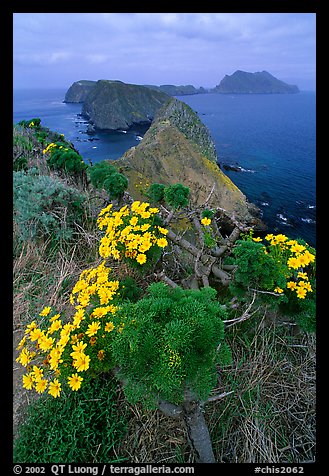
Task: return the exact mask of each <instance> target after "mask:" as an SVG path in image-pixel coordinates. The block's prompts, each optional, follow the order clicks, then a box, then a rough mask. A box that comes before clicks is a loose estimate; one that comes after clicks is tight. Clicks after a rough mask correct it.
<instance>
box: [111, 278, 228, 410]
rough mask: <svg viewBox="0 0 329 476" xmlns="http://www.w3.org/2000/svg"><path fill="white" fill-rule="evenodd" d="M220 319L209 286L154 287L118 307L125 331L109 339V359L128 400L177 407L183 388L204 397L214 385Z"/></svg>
mask: <svg viewBox="0 0 329 476" xmlns="http://www.w3.org/2000/svg"><path fill="white" fill-rule="evenodd" d="M225 316H226V312H225V310H224V309H223V308H222V307H221V306H220V305H219V303H218V301H217V300H216V291H215V290H214V289H212V288H203V289H201V290H183V289H182V288H180V287H177V288H174V289H173V288H170V287H168V286H166V285H165V284H163V283H153V284H151V285H150V286H149V288H148V294H147V295H146V297H144V298H143V299H141V300H139V301H138V302H136V303H126V304H123V305H122V307H120V309H119V310H118V311H117V313H116V314H115V319H116V320H117V319H118V322H120V321H122V322H124V328H123V331H122V333H118V334H117V335H116V337H115V339H114V341H113V355H114V356H115V359H116V360H117V364H118V366H119V368H120V369H121V370H120V375H121V377H122V379H123V380H124V382H125V394H126V396H127V398H128V400H130V401H131V402H137V401H139V400H141V401H143V402H144V403H147V404H150V403H152V402H153V403H154V402H155V400H156V399H157V398H163V399H165V400H169V401H171V402H176V403H179V402H181V401H182V400H183V398H184V390H185V389H186V388H189V389H190V390H192V391H193V392H195V394H196V395H197V396H198V397H199V398H200V399H204V398H206V397H207V396H208V395H209V392H210V391H211V389H212V388H213V386H214V384H215V383H216V363H218V362H220V354H219V353H218V352H217V348H218V346H219V344H220V343H221V342H222V340H223V338H224V324H223V319H225ZM223 356H224V355H223ZM225 360H226V361H227V356H226V357H225Z"/></svg>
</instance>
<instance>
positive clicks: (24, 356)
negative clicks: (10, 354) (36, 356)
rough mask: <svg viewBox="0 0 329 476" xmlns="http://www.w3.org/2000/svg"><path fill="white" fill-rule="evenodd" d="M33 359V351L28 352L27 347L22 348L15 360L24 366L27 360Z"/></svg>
mask: <svg viewBox="0 0 329 476" xmlns="http://www.w3.org/2000/svg"><path fill="white" fill-rule="evenodd" d="M32 359H33V353H31V352H29V351H28V350H27V349H25V348H24V349H23V350H22V352H21V353H20V354H19V356H18V357H17V359H16V362H20V363H21V364H22V365H23V367H26V366H27V364H28V363H29V362H31V360H32Z"/></svg>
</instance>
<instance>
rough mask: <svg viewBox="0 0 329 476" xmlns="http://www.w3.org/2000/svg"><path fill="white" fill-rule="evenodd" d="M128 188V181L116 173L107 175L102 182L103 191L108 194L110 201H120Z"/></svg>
mask: <svg viewBox="0 0 329 476" xmlns="http://www.w3.org/2000/svg"><path fill="white" fill-rule="evenodd" d="M127 187H128V179H127V177H125V176H124V175H122V174H120V173H118V172H116V173H113V174H111V175H108V176H107V177H106V179H105V180H104V189H105V190H106V192H107V193H108V196H109V197H110V199H111V200H112V199H120V198H121V197H123V194H124V193H125V190H127Z"/></svg>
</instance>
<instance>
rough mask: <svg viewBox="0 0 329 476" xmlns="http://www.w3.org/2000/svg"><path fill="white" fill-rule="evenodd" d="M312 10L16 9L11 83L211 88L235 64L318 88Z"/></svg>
mask: <svg viewBox="0 0 329 476" xmlns="http://www.w3.org/2000/svg"><path fill="white" fill-rule="evenodd" d="M315 23H316V14H315V13H14V38H13V46H14V63H13V65H14V71H13V73H14V87H17V88H24V87H26V88H31V87H36V88H39V87H54V88H56V87H58V88H68V87H69V86H70V85H71V84H72V83H73V82H74V81H78V80H80V79H91V80H97V79H119V80H121V81H124V82H127V83H135V84H157V85H159V84H176V85H181V84H193V85H194V86H196V87H198V86H204V87H214V86H215V85H217V84H219V82H220V81H221V79H222V78H223V77H224V76H225V74H232V73H234V71H236V70H237V69H241V70H244V71H250V72H255V71H263V70H266V71H268V72H270V73H271V74H273V75H274V76H276V77H277V78H279V79H281V80H283V81H285V82H287V83H289V84H297V85H298V86H299V88H300V89H302V90H305V89H313V90H314V89H315V71H316V64H315V46H316V28H315Z"/></svg>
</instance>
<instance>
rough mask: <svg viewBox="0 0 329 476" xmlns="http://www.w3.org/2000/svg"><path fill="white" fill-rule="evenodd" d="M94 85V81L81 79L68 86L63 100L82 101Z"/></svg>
mask: <svg viewBox="0 0 329 476" xmlns="http://www.w3.org/2000/svg"><path fill="white" fill-rule="evenodd" d="M95 86H96V81H87V80H85V79H82V80H81V81H76V82H75V83H73V84H72V86H70V87H69V89H68V90H67V92H66V94H65V99H64V102H78V103H80V102H84V101H85V100H86V97H87V96H88V94H89V93H90V91H91V90H92V89H93V88H94V87H95Z"/></svg>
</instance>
